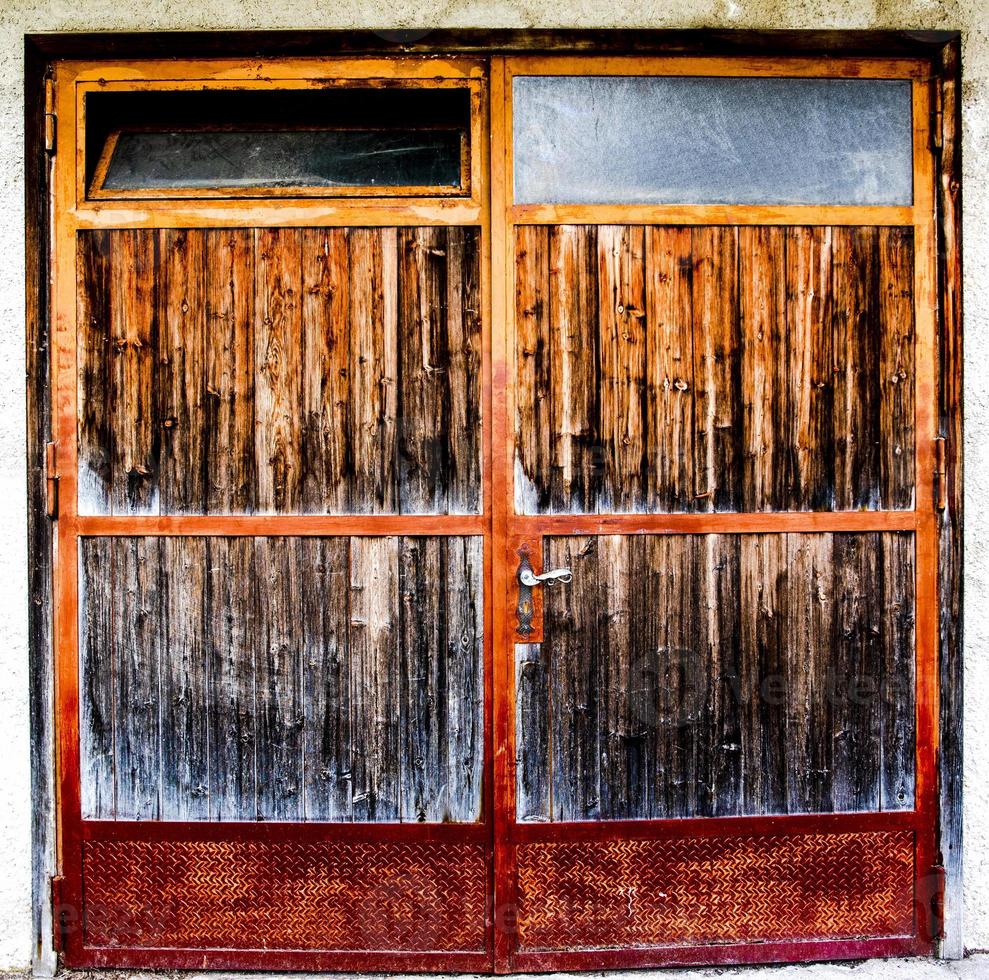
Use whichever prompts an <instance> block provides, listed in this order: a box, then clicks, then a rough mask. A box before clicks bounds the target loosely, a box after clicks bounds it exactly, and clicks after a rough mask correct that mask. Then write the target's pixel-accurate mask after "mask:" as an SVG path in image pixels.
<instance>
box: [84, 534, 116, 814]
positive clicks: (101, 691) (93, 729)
mask: <svg viewBox="0 0 989 980" xmlns="http://www.w3.org/2000/svg"><path fill="white" fill-rule="evenodd" d="M112 543H113V542H112V540H111V539H109V538H80V539H79V687H80V698H79V761H80V772H79V779H80V783H81V786H80V789H81V793H82V815H83V818H84V819H86V820H104V819H109V818H112V817H113V816H114V814H115V812H116V802H115V800H114V785H113V782H114V780H113V770H114V751H113V747H114V737H113V723H114V705H115V703H116V697H115V691H114V649H113V629H114V595H113V592H114V581H113V550H112Z"/></svg>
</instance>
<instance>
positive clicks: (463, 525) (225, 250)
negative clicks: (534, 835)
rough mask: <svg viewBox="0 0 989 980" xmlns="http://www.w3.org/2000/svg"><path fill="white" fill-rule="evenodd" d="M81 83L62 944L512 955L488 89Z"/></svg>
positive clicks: (65, 175) (189, 80) (60, 286)
mask: <svg viewBox="0 0 989 980" xmlns="http://www.w3.org/2000/svg"><path fill="white" fill-rule="evenodd" d="M55 84H56V91H57V98H58V102H59V122H60V128H59V140H60V143H59V147H58V153H57V156H56V173H57V187H58V198H57V202H56V206H57V213H58V219H57V220H58V236H57V240H56V243H55V249H56V252H55V263H56V273H55V274H56V288H57V294H56V307H57V313H58V348H57V352H56V362H55V370H56V377H57V385H58V389H57V395H58V411H59V415H58V425H59V429H58V446H57V452H58V457H59V474H60V479H61V486H60V497H61V500H60V514H59V539H58V540H59V554H58V586H59V603H60V607H59V608H60V614H59V628H60V629H59V703H60V710H61V714H60V723H61V758H60V763H61V773H60V775H61V783H60V786H61V830H62V867H63V873H64V887H63V895H62V899H63V905H62V909H63V912H64V913H65V914H64V915H63V922H62V927H63V931H64V943H65V955H66V960H67V962H70V963H75V964H83V963H85V964H92V965H113V964H120V965H123V964H130V965H134V964H148V965H154V966H164V965H166V964H170V965H172V966H187V967H191V966H202V965H204V964H205V965H209V966H213V967H218V966H223V965H230V966H236V965H239V966H265V967H268V968H290V967H306V968H315V967H319V968H324V967H325V968H346V969H358V968H360V969H369V970H370V969H374V970H386V969H420V970H422V969H440V968H442V969H457V970H483V969H487V968H488V967H489V964H490V962H491V945H492V941H491V926H490V915H489V912H488V905H489V895H490V877H491V872H490V868H491V860H490V836H491V831H490V822H491V803H490V792H491V788H490V781H489V778H488V776H487V775H486V774H487V773H488V772H489V766H488V765H487V761H486V760H487V758H488V753H487V752H486V749H485V746H486V744H487V743H486V732H487V731H488V729H489V726H488V725H486V723H485V715H486V711H487V708H486V706H487V704H489V703H490V699H489V698H487V697H486V694H485V691H486V686H487V680H486V678H487V677H488V676H489V671H487V670H486V668H485V664H486V662H487V658H486V656H485V650H486V648H489V646H490V644H489V643H487V641H486V639H485V637H486V634H485V623H486V622H487V621H488V618H489V610H488V608H487V606H486V602H487V598H486V597H487V595H488V594H489V593H488V590H487V588H486V584H485V583H486V580H487V570H486V558H485V556H486V553H488V551H489V549H490V544H489V543H487V536H488V535H487V524H486V518H485V516H484V512H485V492H484V487H483V485H482V478H481V473H482V447H483V444H484V435H483V422H482V419H483V418H484V417H485V415H486V412H485V411H484V410H483V409H482V399H483V393H484V386H483V377H484V374H485V371H486V370H487V367H486V364H487V355H486V354H484V353H483V351H484V349H485V347H484V338H485V336H486V330H487V327H486V322H487V318H486V316H485V315H484V314H483V309H484V303H485V302H486V300H485V297H486V295H487V286H486V282H487V273H486V271H485V269H484V268H483V266H482V256H483V254H484V251H485V248H486V245H485V239H486V234H487V232H486V214H487V209H486V205H485V204H484V203H482V196H483V191H484V187H485V177H484V174H485V169H486V166H485V160H486V148H485V137H484V136H483V133H482V130H481V129H480V125H481V120H482V115H483V111H484V106H485V100H486V94H485V70H484V68H483V66H481V65H479V64H478V63H476V62H469V61H446V62H443V63H436V62H432V63H427V62H423V61H422V60H415V59H412V60H402V59H396V60H391V61H387V62H373V61H346V60H341V61H329V62H326V63H319V64H313V63H308V64H300V63H293V62H277V63H273V64H271V65H266V66H257V65H243V64H232V63H226V62H220V63H195V62H194V63H155V64H150V65H149V64H146V63H145V64H139V65H136V64H114V65H100V66H98V67H91V66H85V65H64V66H61V68H60V70H59V72H58V76H57V78H56V83H55ZM319 126H322V127H323V128H322V129H319V128H314V127H319ZM355 126H363V127H364V128H363V129H355V128H354V127H355ZM77 149H78V154H77V152H76V151H77ZM86 154H88V155H89V157H88V158H87V157H86ZM94 156H95V157H98V162H97V163H96V164H93V162H92V159H91V158H92V157H94ZM77 161H78V163H77ZM76 912H78V913H79V914H78V916H76V915H75V913H76Z"/></svg>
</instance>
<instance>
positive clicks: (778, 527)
mask: <svg viewBox="0 0 989 980" xmlns="http://www.w3.org/2000/svg"><path fill="white" fill-rule="evenodd" d="M509 524H510V530H511V534H513V535H515V536H518V537H529V536H532V535H539V534H719V533H722V534H773V533H780V532H786V531H794V532H800V531H803V532H833V531H914V530H916V529H917V526H918V519H917V512H916V511H912V510H907V511H799V512H794V511H786V512H780V511H776V512H766V513H759V514H754V513H746V514H607V515H603V514H602V515H598V514H552V515H532V516H520V515H516V516H515V517H512V518H510V520H509Z"/></svg>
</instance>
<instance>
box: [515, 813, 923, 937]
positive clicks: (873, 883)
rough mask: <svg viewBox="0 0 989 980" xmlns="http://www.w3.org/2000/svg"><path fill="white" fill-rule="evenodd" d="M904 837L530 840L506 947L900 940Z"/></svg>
mask: <svg viewBox="0 0 989 980" xmlns="http://www.w3.org/2000/svg"><path fill="white" fill-rule="evenodd" d="M913 876H914V836H913V833H912V832H909V831H904V832H894V833H860V834H807V835H798V836H786V837H783V836H780V837H773V836H748V837H735V838H726V837H721V838H713V837H712V838H690V839H686V840H683V839H681V840H604V841H582V842H568V843H552V842H546V843H532V844H523V845H521V846H520V847H519V848H518V889H519V892H518V893H519V909H518V930H519V932H518V949H519V950H520V951H536V950H579V949H607V948H616V947H626V948H627V947H646V946H662V945H686V944H698V943H726V942H753V941H774V940H775V941H781V940H795V941H800V940H811V939H837V938H858V937H873V936H898V935H901V936H906V935H910V934H912V933H913V931H914V892H913Z"/></svg>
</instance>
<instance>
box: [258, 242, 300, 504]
mask: <svg viewBox="0 0 989 980" xmlns="http://www.w3.org/2000/svg"><path fill="white" fill-rule="evenodd" d="M254 249H255V263H254V340H255V345H254V413H255V430H254V451H255V460H256V465H257V507H258V510H259V511H261V512H265V513H294V512H295V511H297V510H298V508H299V502H300V498H301V477H302V474H301V471H300V458H301V446H302V420H301V418H300V408H301V404H302V397H301V396H302V384H301V379H302V351H301V348H302V342H301V341H302V327H301V306H302V238H301V232H300V231H299V230H298V229H295V228H259V229H257V230H256V231H255V232H254Z"/></svg>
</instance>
